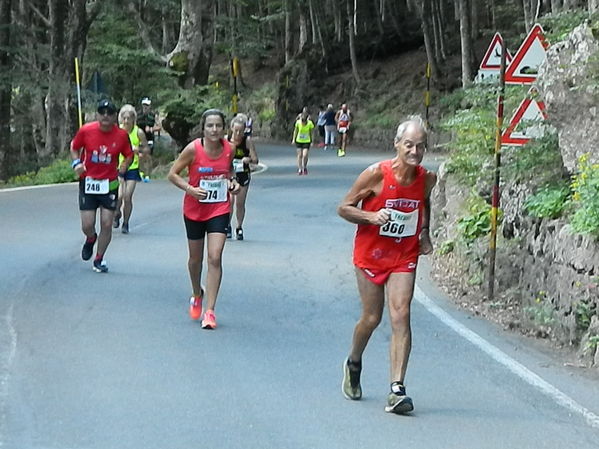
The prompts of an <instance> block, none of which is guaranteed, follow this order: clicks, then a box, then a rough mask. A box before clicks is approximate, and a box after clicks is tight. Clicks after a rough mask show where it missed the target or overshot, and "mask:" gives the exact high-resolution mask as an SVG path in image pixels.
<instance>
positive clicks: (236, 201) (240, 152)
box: [227, 114, 258, 240]
mask: <svg viewBox="0 0 599 449" xmlns="http://www.w3.org/2000/svg"><path fill="white" fill-rule="evenodd" d="M247 120H248V118H247V116H246V115H245V114H238V115H236V116H235V117H233V120H231V124H230V129H229V136H228V140H229V143H230V145H231V148H232V149H233V154H234V156H233V169H234V170H235V177H236V179H237V182H238V183H239V186H240V187H239V193H238V194H237V195H235V196H232V197H231V208H232V209H234V211H233V210H231V216H230V217H231V222H232V221H233V212H235V218H236V219H237V227H236V228H235V238H236V239H237V240H243V238H244V237H243V220H244V219H245V202H246V199H247V194H248V190H249V188H250V181H251V180H252V171H251V167H250V164H257V163H258V153H256V146H255V145H254V142H253V140H252V138H251V136H249V135H247V134H245V132H244V129H245V124H246V123H247ZM230 232H231V225H230V224H229V227H228V229H227V237H231V235H230Z"/></svg>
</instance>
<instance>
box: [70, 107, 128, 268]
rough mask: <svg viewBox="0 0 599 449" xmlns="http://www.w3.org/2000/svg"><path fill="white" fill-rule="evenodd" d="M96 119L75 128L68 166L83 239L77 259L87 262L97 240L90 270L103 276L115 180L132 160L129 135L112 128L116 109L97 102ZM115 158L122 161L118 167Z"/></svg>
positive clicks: (112, 212)
mask: <svg viewBox="0 0 599 449" xmlns="http://www.w3.org/2000/svg"><path fill="white" fill-rule="evenodd" d="M97 117H98V120H97V121H95V122H91V123H87V124H85V125H83V126H82V127H81V128H79V131H77V134H75V137H74V138H73V141H72V142H71V159H72V163H71V166H72V167H73V170H75V173H77V175H78V176H79V211H80V215H81V229H82V231H83V233H84V234H85V237H86V240H85V243H84V244H83V248H82V249H81V258H82V259H83V260H89V259H90V258H91V256H92V253H93V250H94V244H95V243H96V240H97V241H98V247H97V252H96V257H95V258H94V262H93V264H92V268H93V270H94V271H95V272H97V273H106V272H107V271H108V266H107V265H106V262H105V261H104V254H105V252H106V249H107V248H108V244H109V243H110V240H111V239H112V221H113V219H114V212H115V210H116V207H117V200H118V191H119V181H118V176H124V174H125V172H126V171H127V168H128V167H129V164H131V161H132V160H133V151H132V150H131V143H130V142H129V136H128V135H127V132H126V131H125V130H122V129H120V128H119V127H118V126H116V106H115V105H114V104H112V103H111V102H110V101H108V100H100V102H99V103H98V116H97ZM119 155H123V156H124V159H123V161H122V162H121V163H120V164H119ZM98 208H100V235H99V236H98V235H97V234H96V211H97V209H98Z"/></svg>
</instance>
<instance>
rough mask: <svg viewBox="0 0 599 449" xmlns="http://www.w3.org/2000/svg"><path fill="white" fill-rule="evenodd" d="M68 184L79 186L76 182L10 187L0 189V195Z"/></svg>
mask: <svg viewBox="0 0 599 449" xmlns="http://www.w3.org/2000/svg"><path fill="white" fill-rule="evenodd" d="M69 184H79V183H78V182H63V183H60V184H43V185H37V186H22V187H10V188H8V189H0V193H7V192H18V191H19V190H33V189H44V188H46V187H58V186H64V185H69Z"/></svg>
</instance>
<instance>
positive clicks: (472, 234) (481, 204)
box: [457, 195, 491, 245]
mask: <svg viewBox="0 0 599 449" xmlns="http://www.w3.org/2000/svg"><path fill="white" fill-rule="evenodd" d="M467 203H468V215H465V216H463V217H462V218H460V219H459V220H458V223H457V227H458V231H459V233H460V238H461V239H462V240H463V241H464V242H465V243H466V245H471V244H472V243H474V241H475V240H476V239H478V238H479V237H482V236H484V235H487V234H488V233H489V231H490V230H491V206H490V205H489V204H487V203H486V202H485V200H483V199H482V198H481V197H480V196H478V195H472V196H471V197H470V198H469V199H468V202H467Z"/></svg>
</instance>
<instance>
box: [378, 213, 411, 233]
mask: <svg viewBox="0 0 599 449" xmlns="http://www.w3.org/2000/svg"><path fill="white" fill-rule="evenodd" d="M387 210H388V211H389V212H390V213H391V217H390V218H389V221H388V222H387V223H385V224H384V225H383V226H381V228H380V230H379V235H382V236H385V237H393V238H400V237H411V236H413V235H416V228H417V226H418V209H416V210H413V211H412V212H400V211H398V210H395V209H387Z"/></svg>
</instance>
